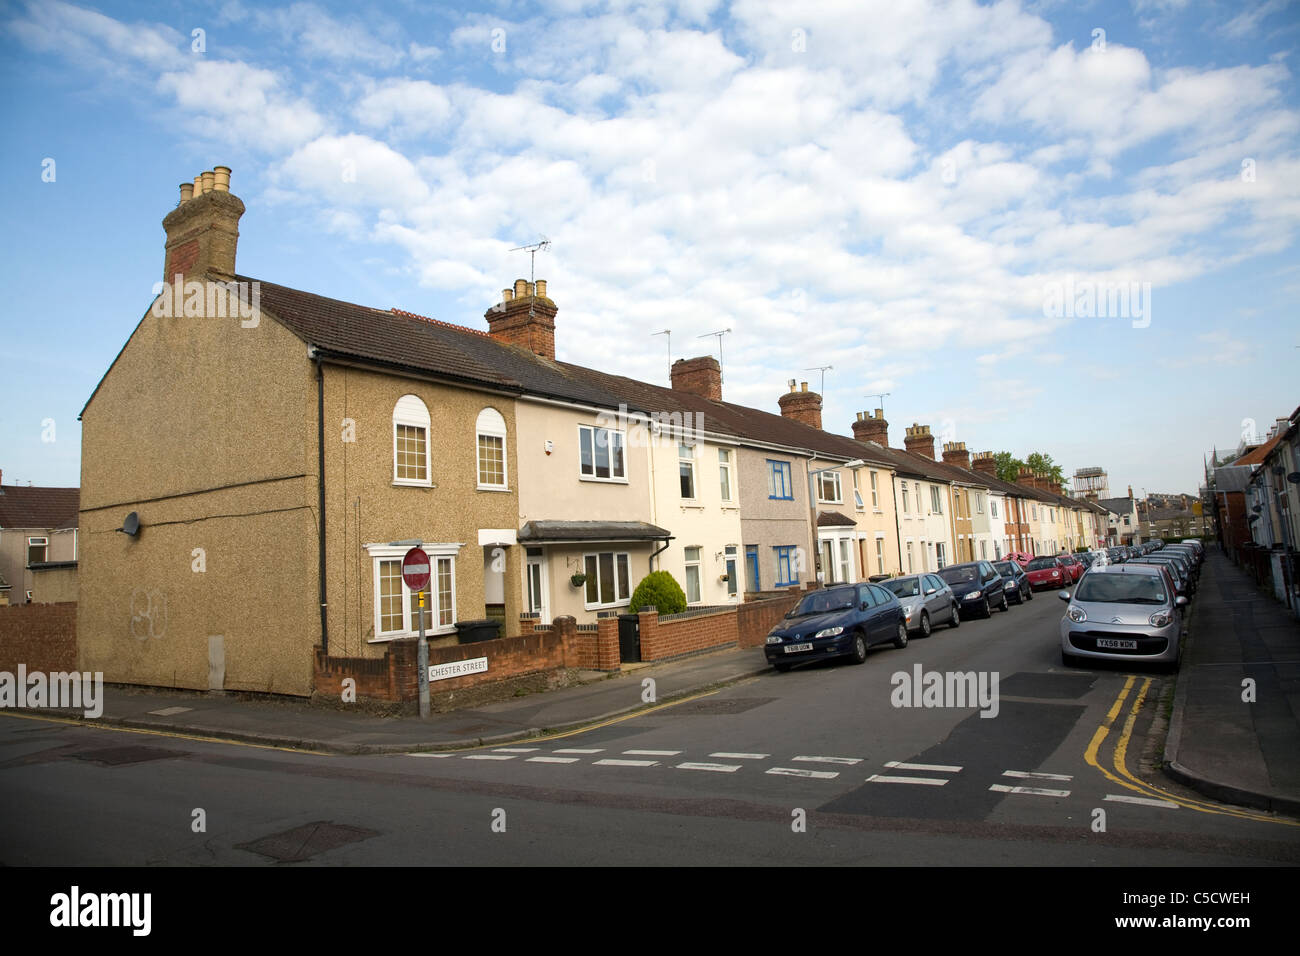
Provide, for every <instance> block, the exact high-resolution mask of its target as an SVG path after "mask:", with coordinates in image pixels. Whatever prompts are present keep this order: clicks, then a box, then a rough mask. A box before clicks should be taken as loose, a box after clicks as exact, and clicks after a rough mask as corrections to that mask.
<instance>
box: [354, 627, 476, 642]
mask: <svg viewBox="0 0 1300 956" xmlns="http://www.w3.org/2000/svg"><path fill="white" fill-rule="evenodd" d="M419 636H420V634H419V632H418V631H412V632H411V633H409V634H405V633H401V634H385V635H383V636H382V637H368V638H366V643H367V644H387V643H388V642H389V641H404V640H407V639H408V638H412V637H419ZM455 636H456V628H455V627H440V628H437V629H435V630H432V631H425V632H424V638H425V640H428V639H430V638H433V637H455Z"/></svg>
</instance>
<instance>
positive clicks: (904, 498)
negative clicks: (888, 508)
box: [899, 481, 909, 514]
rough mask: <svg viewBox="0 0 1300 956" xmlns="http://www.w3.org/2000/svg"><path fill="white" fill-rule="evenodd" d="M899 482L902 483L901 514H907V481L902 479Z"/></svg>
mask: <svg viewBox="0 0 1300 956" xmlns="http://www.w3.org/2000/svg"><path fill="white" fill-rule="evenodd" d="M899 484H900V485H902V487H903V514H908V503H909V502H908V500H907V482H905V481H902V482H899Z"/></svg>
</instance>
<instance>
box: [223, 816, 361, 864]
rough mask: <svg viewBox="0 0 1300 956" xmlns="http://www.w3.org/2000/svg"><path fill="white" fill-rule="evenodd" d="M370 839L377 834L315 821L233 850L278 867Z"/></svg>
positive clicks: (357, 828) (340, 824) (343, 825)
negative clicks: (255, 855)
mask: <svg viewBox="0 0 1300 956" xmlns="http://www.w3.org/2000/svg"><path fill="white" fill-rule="evenodd" d="M374 836H379V831H377V830H367V829H365V828H364V827H350V826H347V825H346V824H342V823H330V822H329V821H328V820H318V821H316V822H315V823H304V824H303V825H302V826H300V827H294V828H293V829H292V830H285V831H284V832H283V833H272V834H271V835H270V836H264V837H262V838H261V839H259V840H254V841H252V842H251V843H236V844H235V846H236V848H238V849H240V850H250V851H252V852H253V853H259V854H261V855H262V856H266V857H270V858H271V859H273V860H279V861H280V862H281V863H300V862H302V861H303V860H310V859H311V858H312V857H313V856H315V855H316V854H317V853H324V852H325V851H326V850H332V849H334V848H335V847H339V846H346V845H347V844H349V843H356V842H357V841H359V840H369V839H370V838H371V837H374Z"/></svg>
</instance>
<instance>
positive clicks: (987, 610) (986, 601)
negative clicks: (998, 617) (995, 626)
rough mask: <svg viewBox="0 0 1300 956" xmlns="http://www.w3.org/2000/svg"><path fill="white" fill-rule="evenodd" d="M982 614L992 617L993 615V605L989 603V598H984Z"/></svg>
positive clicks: (985, 616) (982, 615)
mask: <svg viewBox="0 0 1300 956" xmlns="http://www.w3.org/2000/svg"><path fill="white" fill-rule="evenodd" d="M980 616H981V617H984V618H990V617H992V616H993V605H991V604H989V599H988V598H985V599H984V613H983V614H981V615H980Z"/></svg>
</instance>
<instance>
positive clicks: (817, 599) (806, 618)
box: [764, 584, 907, 671]
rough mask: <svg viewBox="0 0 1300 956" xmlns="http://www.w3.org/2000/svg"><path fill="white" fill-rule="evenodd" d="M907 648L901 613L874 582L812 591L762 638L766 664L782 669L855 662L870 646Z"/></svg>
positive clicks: (891, 597)
mask: <svg viewBox="0 0 1300 956" xmlns="http://www.w3.org/2000/svg"><path fill="white" fill-rule="evenodd" d="M891 643H892V644H893V645H894V646H895V647H900V648H901V647H906V646H907V615H906V614H905V613H904V612H903V605H902V604H900V603H899V600H898V598H896V597H895V596H894V595H893V594H891V593H889V592H888V591H886V590H885V589H884V588H882V587H880V586H878V585H875V584H843V585H838V586H836V587H830V588H825V589H824V590H821V591H814V592H812V593H811V594H809V595H807V596H806V597H804V599H803V600H802V601H800V602H799V603H798V604H796V605H795V607H794V608H793V610H791V611H790V612H789V613H788V614H786V616H785V618H784V619H783V620H782V621H781V623H780V624H778V625H777V626H776V627H774V628H772V630H771V631H770V632H769V633H768V635H767V644H766V645H765V647H764V651H765V653H766V654H767V662H768V663H769V664H771V665H772V666H773V667H775V668H776V669H777V670H779V671H788V670H789V669H790V668H791V667H793V666H794V665H795V664H798V663H800V662H802V661H811V660H821V659H824V658H828V657H851V658H853V663H855V664H861V663H862V662H863V661H865V660H866V659H867V649H868V648H870V647H872V646H874V645H876V644H891Z"/></svg>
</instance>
